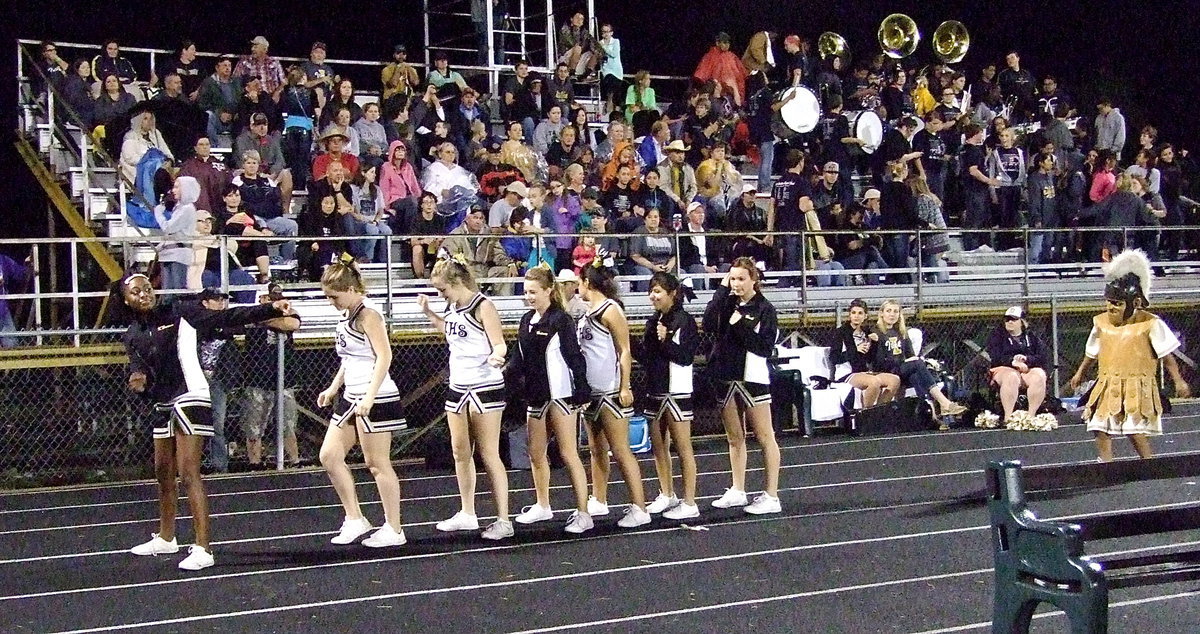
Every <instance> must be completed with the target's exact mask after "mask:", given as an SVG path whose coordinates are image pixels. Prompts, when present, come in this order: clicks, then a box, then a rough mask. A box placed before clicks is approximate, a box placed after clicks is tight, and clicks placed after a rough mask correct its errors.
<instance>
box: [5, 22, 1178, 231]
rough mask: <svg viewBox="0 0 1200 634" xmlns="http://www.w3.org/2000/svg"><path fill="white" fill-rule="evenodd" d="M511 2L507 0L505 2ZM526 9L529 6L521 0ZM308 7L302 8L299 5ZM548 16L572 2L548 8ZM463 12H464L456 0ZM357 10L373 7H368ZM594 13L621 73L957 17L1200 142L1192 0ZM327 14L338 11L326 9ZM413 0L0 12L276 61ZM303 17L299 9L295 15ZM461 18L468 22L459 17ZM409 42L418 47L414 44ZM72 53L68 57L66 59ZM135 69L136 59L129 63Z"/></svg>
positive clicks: (16, 171) (17, 175)
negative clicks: (265, 45) (756, 35)
mask: <svg viewBox="0 0 1200 634" xmlns="http://www.w3.org/2000/svg"><path fill="white" fill-rule="evenodd" d="M512 4H513V6H514V7H515V6H516V2H515V0H512ZM530 4H531V6H532V5H533V4H536V0H531V3H530ZM305 5H311V6H312V7H313V8H311V9H307V8H303V7H305ZM555 5H556V12H557V14H558V16H559V17H556V20H555V22H556V23H560V22H561V21H562V19H563V18H562V16H564V15H565V14H566V13H568V12H569V11H570V10H571V9H573V8H574V7H575V6H576V5H575V4H574V3H570V2H556V3H555ZM459 6H460V7H462V9H461V10H465V7H466V6H467V5H466V3H465V2H460V3H459ZM364 7H379V8H377V9H365V8H364ZM596 7H597V8H596V12H597V14H598V15H597V17H598V18H599V19H600V20H603V21H611V22H612V23H613V24H614V26H615V30H616V35H617V37H618V38H620V40H621V43H622V50H623V55H622V58H623V60H624V64H625V71H626V72H627V73H633V72H634V71H636V70H638V69H640V68H646V69H648V70H650V71H651V72H653V73H655V74H671V75H686V74H690V72H691V71H692V69H693V68H694V67H695V64H696V62H697V60H698V59H699V58H700V56H701V55H703V53H704V52H705V51H706V50H707V49H708V47H709V46H710V45H711V42H712V37H713V35H714V34H715V33H716V32H717V31H720V30H724V31H727V32H729V33H730V34H731V35H732V36H733V42H734V50H735V51H737V52H738V53H739V54H740V53H741V51H742V50H744V48H745V44H746V41H747V39H748V38H749V36H750V34H751V33H753V32H755V31H758V30H764V29H769V30H774V31H777V32H779V33H780V34H781V35H783V34H787V33H799V34H802V35H805V36H807V37H809V38H810V39H812V40H815V38H816V36H817V35H818V34H820V33H821V32H822V31H827V30H829V31H834V32H837V33H839V34H841V35H843V36H844V37H845V38H846V39H847V40H848V41H849V43H850V45H851V47H852V49H853V50H854V51H855V53H856V57H862V56H867V55H874V54H875V53H877V52H878V50H879V48H878V44H877V42H876V38H875V32H876V29H877V28H878V25H879V22H880V21H881V20H882V19H883V18H884V17H885V16H886V15H887V14H889V13H893V12H899V13H905V14H908V15H909V16H911V17H913V18H914V19H915V20H916V21H917V24H918V25H919V27H920V29H921V31H922V35H923V40H922V44H921V47H920V49H918V52H917V54H916V57H917V58H918V59H919V60H920V61H921V62H922V63H924V62H927V61H932V52H931V50H930V47H929V38H930V37H931V36H932V33H933V30H934V28H936V27H937V25H938V24H939V23H941V22H942V21H943V20H949V19H955V20H959V21H961V22H963V23H964V24H965V25H966V26H967V28H968V29H969V31H970V33H971V38H972V44H971V50H970V53H969V54H968V55H967V58H966V59H965V60H964V61H963V62H962V63H961V64H959V65H957V67H958V68H959V69H961V70H964V71H966V72H967V75H968V77H969V78H971V79H973V78H974V77H975V75H976V74H977V73H978V69H979V68H980V67H981V66H982V65H983V64H984V62H985V61H995V62H997V63H998V64H999V67H1000V68H1003V63H1002V57H1003V55H1004V53H1005V51H1007V50H1008V49H1009V48H1015V49H1017V50H1019V51H1020V52H1021V54H1022V65H1023V66H1024V67H1026V68H1029V69H1030V70H1032V71H1033V72H1034V73H1035V75H1038V76H1039V77H1040V76H1041V75H1042V74H1043V73H1054V74H1056V75H1058V76H1059V78H1060V86H1062V87H1063V88H1064V89H1066V90H1067V91H1068V92H1069V93H1070V94H1072V95H1073V96H1075V97H1076V99H1077V101H1079V102H1080V103H1079V108H1080V110H1081V113H1082V114H1084V115H1085V116H1087V117H1088V118H1089V120H1090V118H1091V117H1094V116H1095V111H1094V107H1093V103H1094V101H1093V100H1094V98H1095V97H1096V96H1098V95H1100V94H1108V95H1111V96H1112V97H1113V98H1114V102H1115V103H1116V104H1117V105H1118V107H1120V108H1121V110H1122V111H1123V112H1124V113H1125V114H1126V119H1127V126H1128V138H1129V143H1130V144H1134V143H1136V141H1137V130H1138V128H1140V127H1141V125H1143V124H1145V123H1151V124H1153V125H1155V126H1157V127H1158V128H1159V130H1160V138H1161V139H1162V140H1165V141H1172V142H1176V143H1177V144H1178V143H1180V142H1182V144H1183V145H1185V146H1188V147H1200V143H1197V141H1198V140H1200V131H1198V130H1197V129H1196V123H1197V117H1196V113H1197V110H1198V108H1200V104H1197V102H1196V99H1195V96H1196V95H1197V94H1200V73H1197V71H1198V70H1200V68H1198V67H1200V61H1198V60H1197V54H1198V52H1200V46H1197V44H1196V42H1195V39H1194V38H1195V37H1196V36H1197V34H1198V31H1200V19H1198V18H1197V9H1198V8H1200V7H1198V6H1197V4H1196V3H1194V2H1157V1H1156V2H1150V3H1141V4H1131V3H1124V2H1112V1H1095V2H1082V1H1077V0H1060V1H1058V2H1012V1H1008V2H994V1H993V2H978V1H963V0H951V1H941V2H914V1H908V0H905V1H888V2H882V1H861V0H860V1H837V2H835V1H828V0H827V1H826V2H813V1H808V0H803V1H795V0H793V1H790V2H788V1H782V0H781V1H778V2H768V1H764V0H726V1H724V2H715V1H711V0H690V1H686V0H667V1H646V2H626V1H624V0H619V1H618V0H608V1H605V0H597V2H596ZM335 8H336V9H335ZM420 10H421V3H420V2H417V1H414V0H407V1H404V2H378V3H367V2H353V3H350V2H343V3H339V2H321V1H318V2H312V3H303V2H292V1H284V2H278V1H276V2H249V3H231V2H176V1H172V0H159V1H157V2H142V1H130V0H116V1H110V2H104V3H99V2H96V3H93V2H88V3H86V5H85V3H83V2H67V1H64V0H46V1H40V2H30V1H27V0H18V1H17V2H9V3H5V5H4V8H2V9H0V20H2V21H3V27H2V28H4V29H5V31H6V32H7V34H8V37H7V38H5V42H7V43H8V44H7V45H8V46H10V47H11V46H12V44H13V43H14V39H15V38H30V39H41V38H47V39H55V40H63V41H73V42H94V43H96V44H97V46H98V45H99V43H100V42H101V41H102V40H103V39H104V38H106V37H109V36H112V37H117V38H119V39H120V40H121V42H122V43H123V44H125V45H127V46H140V47H156V48H166V49H170V48H174V47H175V46H176V45H177V43H178V41H179V40H180V39H181V38H190V39H192V40H194V41H196V43H197V45H198V48H199V49H200V50H202V51H224V52H231V53H237V54H242V53H245V52H246V51H247V49H248V46H247V42H248V40H249V39H250V38H252V37H254V36H255V35H259V34H262V35H265V36H266V37H267V38H268V39H269V40H270V41H271V52H272V53H273V54H277V55H288V56H305V55H307V53H308V47H309V45H310V44H311V43H312V42H313V41H314V40H323V41H325V42H327V43H329V45H330V50H329V57H330V58H331V59H339V58H345V59H385V57H386V55H387V53H388V51H389V50H390V48H391V46H392V44H394V43H397V42H404V43H406V44H408V45H409V48H410V51H412V52H411V53H410V60H412V61H419V60H420V59H421V58H422V55H420V50H419V48H420V46H421V44H422V28H423V26H422V20H421V15H420ZM305 15H307V16H308V17H304V16H305ZM464 24H465V23H464ZM414 47H415V48H414ZM7 50H8V51H9V52H8V53H5V54H4V55H0V59H3V60H4V61H3V62H0V64H2V65H0V74H3V75H4V76H6V77H12V76H13V75H14V70H15V69H14V68H13V67H12V64H13V63H14V56H13V54H12V50H13V49H12V48H9V49H7ZM67 59H68V61H70V59H71V58H70V57H67ZM134 59H135V63H136V59H137V58H136V57H135V58H134ZM14 85H15V82H13V81H4V82H0V99H3V103H4V104H7V105H5V106H4V108H3V112H4V113H5V114H4V121H3V128H2V129H3V134H4V139H3V141H4V142H3V148H0V156H2V157H3V159H4V163H3V164H4V165H6V166H8V169H7V170H6V171H8V172H9V178H5V179H3V181H5V182H7V184H8V186H9V187H11V188H13V193H12V194H11V195H9V196H5V197H4V198H5V200H7V201H8V205H7V209H6V210H5V213H4V219H3V221H2V222H0V234H2V235H3V236H4V237H36V236H39V235H45V231H46V228H45V226H44V222H42V219H44V218H45V202H44V197H42V196H41V195H40V189H39V188H38V186H37V184H36V182H34V181H33V180H32V177H31V176H30V175H29V173H28V170H27V169H26V168H25V166H24V165H23V164H22V163H20V159H19V157H17V156H16V154H15V151H14V150H13V149H12V144H11V142H10V141H11V139H10V138H9V136H8V135H10V134H11V130H13V129H14V128H15V121H14V119H13V117H14V108H13V104H15V101H16V100H15V95H14V94H13V92H12V91H13V90H14V87H15V86H14Z"/></svg>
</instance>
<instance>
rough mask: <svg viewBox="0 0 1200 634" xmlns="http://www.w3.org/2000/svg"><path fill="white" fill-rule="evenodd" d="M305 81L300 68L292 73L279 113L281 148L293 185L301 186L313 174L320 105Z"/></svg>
mask: <svg viewBox="0 0 1200 634" xmlns="http://www.w3.org/2000/svg"><path fill="white" fill-rule="evenodd" d="M306 78H307V76H306V75H305V74H304V71H302V70H300V69H299V68H292V69H290V70H289V71H288V75H287V86H286V87H285V88H284V89H283V92H282V94H280V96H279V112H280V114H282V115H283V137H282V139H280V146H281V148H282V150H283V157H284V160H285V161H286V163H287V167H288V170H289V171H290V172H291V176H292V179H293V182H294V183H296V184H298V185H303V184H306V183H308V178H309V175H310V174H311V172H310V166H311V165H312V141H313V122H314V120H315V118H316V112H317V111H318V109H319V108H320V103H321V102H320V98H319V96H318V95H316V94H314V93H313V91H312V89H311V88H309V87H308V86H306V85H305V80H306Z"/></svg>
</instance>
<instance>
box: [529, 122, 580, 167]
mask: <svg viewBox="0 0 1200 634" xmlns="http://www.w3.org/2000/svg"><path fill="white" fill-rule="evenodd" d="M535 134H536V132H535ZM582 150H583V148H582V147H581V146H580V145H579V133H578V132H576V131H575V126H571V125H566V126H563V128H562V131H561V132H559V137H558V139H557V140H556V141H555V142H554V143H552V144H551V145H550V147H549V148H548V149H547V150H546V166H547V170H548V174H549V176H550V177H551V178H562V175H563V170H565V169H566V168H567V166H568V165H570V164H571V163H574V162H575V161H576V159H578V158H579V155H580V153H581V152H582Z"/></svg>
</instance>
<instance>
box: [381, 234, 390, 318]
mask: <svg viewBox="0 0 1200 634" xmlns="http://www.w3.org/2000/svg"><path fill="white" fill-rule="evenodd" d="M383 239H384V244H386V245H387V254H386V255H385V256H384V258H383V262H384V264H386V265H387V275H385V276H384V278H383V279H384V284H386V289H387V303H385V304H384V307H383V310H384V313H385V314H384V317H385V318H386V319H385V321H387V322H388V323H390V322H391V321H392V236H391V234H388V235H386V236H384V237H383Z"/></svg>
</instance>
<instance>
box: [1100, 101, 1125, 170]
mask: <svg viewBox="0 0 1200 634" xmlns="http://www.w3.org/2000/svg"><path fill="white" fill-rule="evenodd" d="M1096 112H1097V113H1098V114H1097V115H1096V144H1095V146H1093V147H1095V148H1096V149H1097V150H1108V151H1110V152H1112V153H1113V154H1114V155H1116V156H1117V157H1118V158H1120V156H1121V152H1123V151H1124V150H1125V115H1123V114H1121V110H1120V108H1114V107H1113V104H1112V100H1111V99H1109V98H1107V97H1103V98H1101V99H1100V100H1099V102H1097V104H1096Z"/></svg>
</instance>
